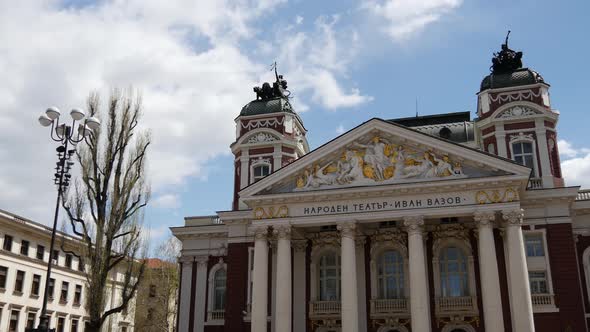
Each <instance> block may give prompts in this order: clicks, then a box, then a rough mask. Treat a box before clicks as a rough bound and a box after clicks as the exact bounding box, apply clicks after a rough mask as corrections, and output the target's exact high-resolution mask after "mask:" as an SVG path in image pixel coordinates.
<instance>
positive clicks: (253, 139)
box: [246, 133, 279, 144]
mask: <svg viewBox="0 0 590 332" xmlns="http://www.w3.org/2000/svg"><path fill="white" fill-rule="evenodd" d="M278 140H279V139H278V138H277V137H276V136H274V135H271V134H269V133H258V134H255V135H252V136H250V137H249V138H248V139H247V140H246V143H248V144H252V143H265V142H273V141H278Z"/></svg>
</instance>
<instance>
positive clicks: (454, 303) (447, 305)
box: [436, 296, 476, 312]
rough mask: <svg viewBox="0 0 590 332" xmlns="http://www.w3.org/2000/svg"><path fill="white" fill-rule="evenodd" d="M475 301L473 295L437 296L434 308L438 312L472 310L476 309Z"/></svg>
mask: <svg viewBox="0 0 590 332" xmlns="http://www.w3.org/2000/svg"><path fill="white" fill-rule="evenodd" d="M475 303H476V300H475V297H473V296H457V297H439V298H437V299H436V308H437V309H438V310H437V311H438V312H449V311H452V312H455V311H473V310H476V308H475Z"/></svg>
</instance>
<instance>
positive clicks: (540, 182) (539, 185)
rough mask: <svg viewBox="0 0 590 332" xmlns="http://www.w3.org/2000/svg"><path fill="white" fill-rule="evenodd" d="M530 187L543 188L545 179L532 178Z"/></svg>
mask: <svg viewBox="0 0 590 332" xmlns="http://www.w3.org/2000/svg"><path fill="white" fill-rule="evenodd" d="M527 188H528V189H543V179H541V178H530V179H529V185H528V186H527Z"/></svg>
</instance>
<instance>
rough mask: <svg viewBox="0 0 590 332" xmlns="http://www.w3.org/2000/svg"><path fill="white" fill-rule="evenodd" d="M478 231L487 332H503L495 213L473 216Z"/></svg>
mask: <svg viewBox="0 0 590 332" xmlns="http://www.w3.org/2000/svg"><path fill="white" fill-rule="evenodd" d="M473 218H474V220H475V222H476V223H477V230H478V237H477V238H478V249H479V250H478V251H479V274H480V277H481V295H482V303H483V314H484V320H485V330H486V332H503V331H504V318H503V317H504V316H503V314H502V299H501V297H500V280H499V274H498V262H497V260H496V245H495V243H494V228H493V222H494V220H495V219H496V215H495V213H494V212H493V211H485V212H484V211H481V212H475V214H474V216H473Z"/></svg>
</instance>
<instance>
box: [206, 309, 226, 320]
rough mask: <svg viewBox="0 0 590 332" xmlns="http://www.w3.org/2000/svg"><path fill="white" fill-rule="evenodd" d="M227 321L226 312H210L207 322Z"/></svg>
mask: <svg viewBox="0 0 590 332" xmlns="http://www.w3.org/2000/svg"><path fill="white" fill-rule="evenodd" d="M224 319H225V310H211V311H209V312H208V315H207V320H208V321H212V320H224Z"/></svg>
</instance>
